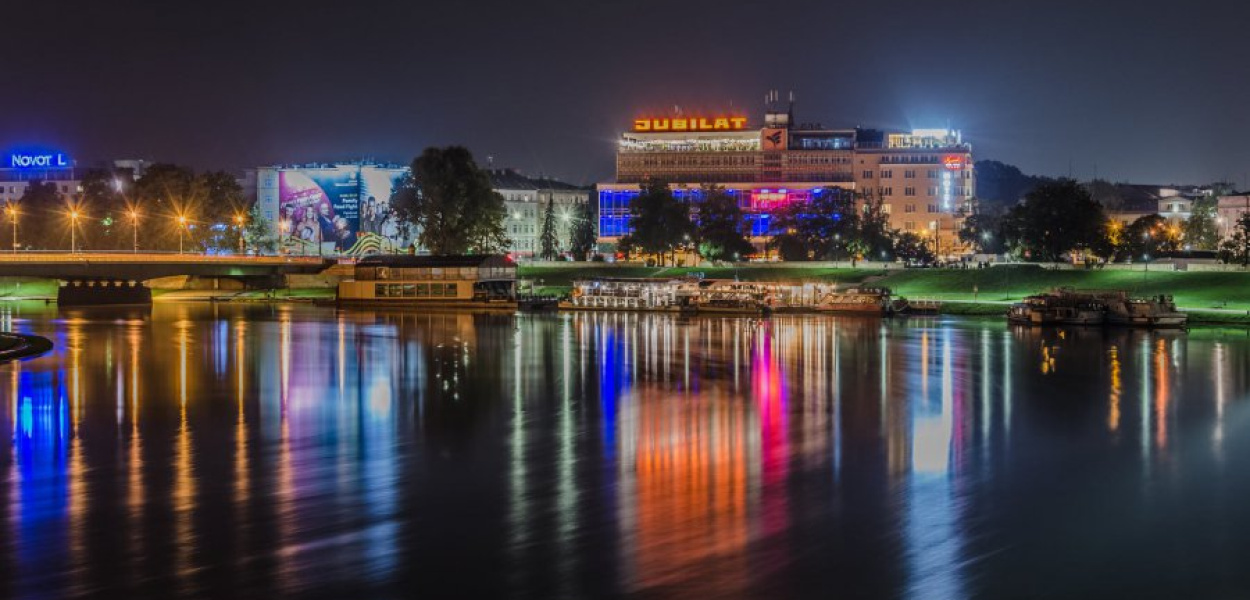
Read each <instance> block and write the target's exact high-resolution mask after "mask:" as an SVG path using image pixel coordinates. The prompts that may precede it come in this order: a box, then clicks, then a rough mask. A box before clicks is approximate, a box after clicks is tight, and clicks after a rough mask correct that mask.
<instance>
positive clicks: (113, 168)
mask: <svg viewBox="0 0 1250 600" xmlns="http://www.w3.org/2000/svg"><path fill="white" fill-rule="evenodd" d="M0 164H2V165H3V166H0V204H3V203H6V202H16V201H18V200H21V199H22V196H23V195H24V194H25V193H26V188H27V187H28V186H29V185H30V183H31V182H32V181H46V182H51V183H52V184H54V185H55V186H56V191H57V192H58V193H60V194H61V195H62V196H65V197H66V198H68V197H71V196H73V195H75V194H80V193H82V178H83V176H84V175H86V174H87V172H88V171H90V170H92V169H91V168H88V167H81V166H79V165H78V161H76V160H73V159H72V158H70V157H69V155H67V154H65V153H64V152H55V151H16V152H6V153H5V154H4V155H3V158H2V159H0ZM146 165H147V163H146V162H145V161H142V160H116V161H113V162H112V164H111V165H110V164H108V163H102V164H100V165H99V167H98V168H99V169H100V170H104V171H109V172H111V173H112V174H113V175H114V179H115V185H116V186H117V191H119V192H121V191H125V188H126V186H128V185H129V184H131V183H133V182H134V180H135V179H136V178H138V177H139V176H141V175H142V174H143V170H144V168H145V167H146Z"/></svg>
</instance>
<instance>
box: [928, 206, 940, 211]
mask: <svg viewBox="0 0 1250 600" xmlns="http://www.w3.org/2000/svg"><path fill="white" fill-rule="evenodd" d="M928 209H929V212H931V213H935V212H937V211H938V205H936V204H930V205H929V206H928Z"/></svg>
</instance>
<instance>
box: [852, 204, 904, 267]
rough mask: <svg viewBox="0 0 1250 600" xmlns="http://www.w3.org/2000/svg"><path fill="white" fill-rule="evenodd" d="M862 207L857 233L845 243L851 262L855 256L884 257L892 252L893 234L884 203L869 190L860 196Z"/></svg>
mask: <svg viewBox="0 0 1250 600" xmlns="http://www.w3.org/2000/svg"><path fill="white" fill-rule="evenodd" d="M860 200H861V201H862V203H863V208H862V210H860V214H859V218H858V220H857V227H856V229H857V233H856V235H855V236H854V239H852V240H851V241H850V242H849V243H848V244H847V251H848V252H849V253H850V254H851V260H852V262H853V261H854V260H856V257H881V258H886V257H888V256H890V255H892V254H893V253H894V235H893V232H891V230H890V215H889V214H887V213H886V212H885V205H884V203H883V202H882V201H881V199H880V198H877V197H876V196H874V195H873V193H872V192H871V191H868V192H865V193H864V194H863V195H861V196H860Z"/></svg>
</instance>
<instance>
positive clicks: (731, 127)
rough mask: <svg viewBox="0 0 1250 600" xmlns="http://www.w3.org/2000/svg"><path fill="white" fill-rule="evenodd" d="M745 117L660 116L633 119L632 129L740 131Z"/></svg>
mask: <svg viewBox="0 0 1250 600" xmlns="http://www.w3.org/2000/svg"><path fill="white" fill-rule="evenodd" d="M746 127H747V118H746V117H661V118H647V119H634V131H637V132H656V131H741V130H743V129H746Z"/></svg>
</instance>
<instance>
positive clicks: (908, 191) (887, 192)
mask: <svg viewBox="0 0 1250 600" xmlns="http://www.w3.org/2000/svg"><path fill="white" fill-rule="evenodd" d="M917 189H918V188H914V187H905V188H903V195H904V196H915V195H916V190H917ZM971 189H972V188H964V187H962V186H957V187H954V188H951V193H952V194H954V195H955V196H963V195H965V192H968V194H967V195H971V193H970V191H971ZM925 192H926V193H925V195H926V196H930V197H935V196H938V195H939V194H938V188H935V187H931V188H927V189H926V190H925ZM877 195H878V196H882V197H884V196H893V195H894V188H892V187H879V188H877Z"/></svg>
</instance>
